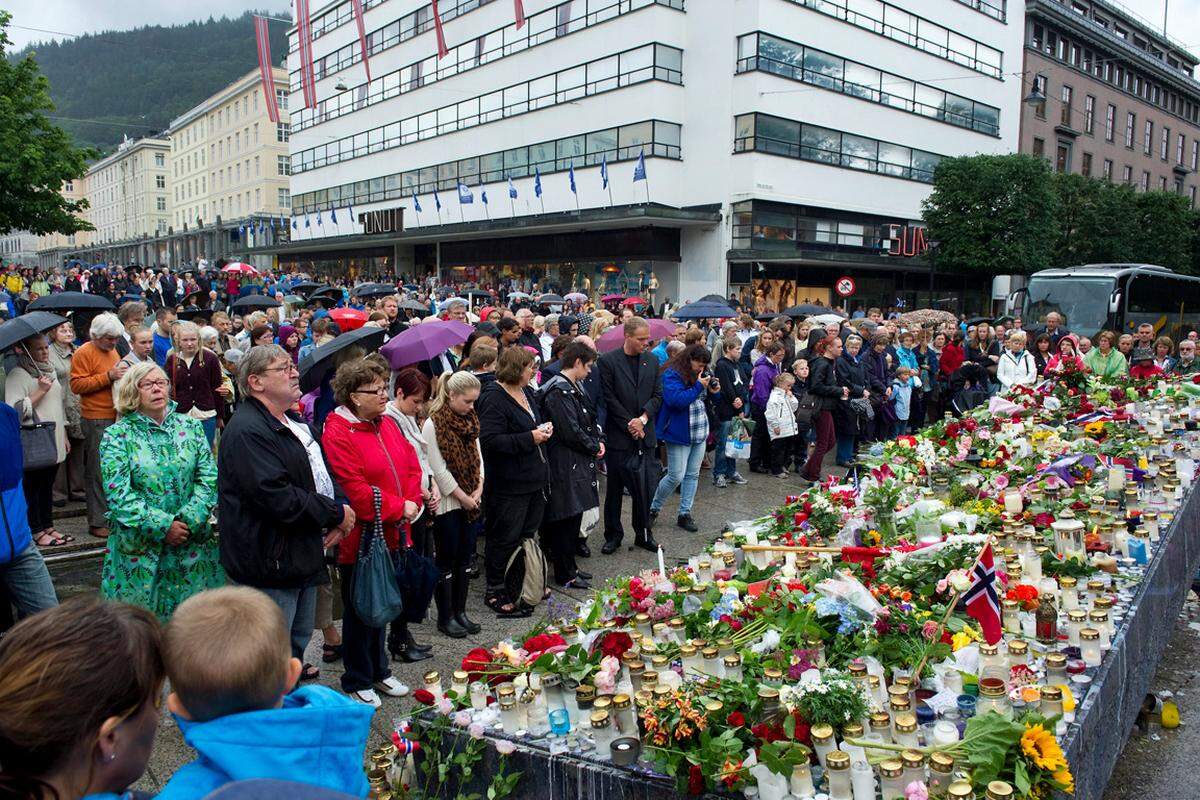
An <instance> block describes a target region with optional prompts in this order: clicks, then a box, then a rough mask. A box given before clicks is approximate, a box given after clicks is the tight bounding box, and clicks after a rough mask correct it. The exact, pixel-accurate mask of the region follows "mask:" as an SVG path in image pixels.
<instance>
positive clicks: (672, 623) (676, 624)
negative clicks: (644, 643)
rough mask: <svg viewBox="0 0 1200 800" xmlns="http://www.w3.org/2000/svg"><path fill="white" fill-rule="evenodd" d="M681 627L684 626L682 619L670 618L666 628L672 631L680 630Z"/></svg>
mask: <svg viewBox="0 0 1200 800" xmlns="http://www.w3.org/2000/svg"><path fill="white" fill-rule="evenodd" d="M683 625H684V623H683V617H672V618H671V619H670V620H669V621H668V622H667V627H669V628H671V629H672V630H674V629H676V628H682V627H683Z"/></svg>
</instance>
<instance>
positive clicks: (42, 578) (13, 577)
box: [0, 543, 58, 619]
mask: <svg viewBox="0 0 1200 800" xmlns="http://www.w3.org/2000/svg"><path fill="white" fill-rule="evenodd" d="M0 581H3V582H4V586H5V588H7V589H8V594H9V597H11V598H12V602H13V605H15V606H16V607H17V614H18V615H19V616H20V617H21V618H22V619H24V618H25V617H28V616H30V615H31V614H36V613H37V612H39V611H44V610H46V609H47V608H54V607H55V606H56V605H58V595H57V594H55V592H54V583H53V582H52V581H51V580H50V571H49V570H48V569H46V562H45V561H44V560H43V559H42V551H41V550H38V548H37V545H35V544H32V543H31V544H30V545H29V546H28V547H26V548H25V549H24V550H22V551H21V552H20V553H18V554H17V556H16V557H15V558H14V559H13V560H12V561H10V562H8V563H7V564H3V565H0Z"/></svg>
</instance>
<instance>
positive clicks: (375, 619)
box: [351, 486, 404, 628]
mask: <svg viewBox="0 0 1200 800" xmlns="http://www.w3.org/2000/svg"><path fill="white" fill-rule="evenodd" d="M371 499H372V501H373V503H374V505H375V520H374V522H373V524H372V525H371V526H370V527H367V526H366V525H364V526H363V532H362V540H361V541H360V542H359V545H358V563H356V564H355V565H354V586H353V587H352V590H351V599H352V600H353V602H354V612H355V613H356V614H358V617H359V619H361V620H362V621H363V624H364V625H368V626H369V627H372V628H383V627H385V626H386V625H387V624H388V623H389V622H391V621H392V620H394V619H395V618H396V617H398V616H400V614H401V612H403V611H404V598H403V596H402V595H401V594H400V587H399V585H398V584H397V583H396V566H395V564H394V563H393V562H392V556H391V553H389V552H388V549H387V541H386V540H385V539H384V537H383V495H382V494H381V493H380V491H379V489H378V487H375V486H372V487H371Z"/></svg>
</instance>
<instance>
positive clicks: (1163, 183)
mask: <svg viewBox="0 0 1200 800" xmlns="http://www.w3.org/2000/svg"><path fill="white" fill-rule="evenodd" d="M1158 190H1159V191H1160V192H1165V191H1166V190H1167V176H1166V175H1160V176H1159V177H1158Z"/></svg>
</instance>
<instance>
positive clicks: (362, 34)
mask: <svg viewBox="0 0 1200 800" xmlns="http://www.w3.org/2000/svg"><path fill="white" fill-rule="evenodd" d="M517 1H518V2H520V0H517ZM350 5H351V7H352V8H353V9H354V22H355V24H356V25H358V46H359V47H360V48H362V61H363V69H364V70H366V72H367V83H370V82H371V61H370V54H369V53H368V52H367V25H366V22H365V21H364V20H363V0H350Z"/></svg>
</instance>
